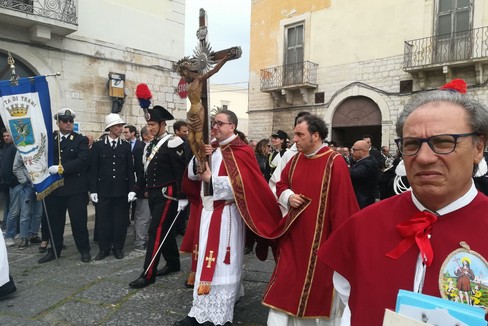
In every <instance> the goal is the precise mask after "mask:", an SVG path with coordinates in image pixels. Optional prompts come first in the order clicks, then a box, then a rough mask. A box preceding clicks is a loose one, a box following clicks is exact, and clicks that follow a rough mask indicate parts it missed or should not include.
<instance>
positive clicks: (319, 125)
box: [297, 114, 329, 140]
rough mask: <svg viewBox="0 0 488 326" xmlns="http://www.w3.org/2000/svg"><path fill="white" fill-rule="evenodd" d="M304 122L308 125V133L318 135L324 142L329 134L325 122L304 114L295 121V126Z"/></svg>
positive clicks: (314, 116)
mask: <svg viewBox="0 0 488 326" xmlns="http://www.w3.org/2000/svg"><path fill="white" fill-rule="evenodd" d="M302 122H306V123H307V125H308V132H309V133H310V134H312V135H313V134H314V133H316V132H318V133H319V137H320V139H322V140H324V139H326V138H327V135H328V134H329V129H328V128H327V125H326V124H325V121H324V120H322V119H321V118H319V117H317V116H316V115H313V114H306V115H303V116H301V117H300V118H298V119H297V125H298V124H300V123H302Z"/></svg>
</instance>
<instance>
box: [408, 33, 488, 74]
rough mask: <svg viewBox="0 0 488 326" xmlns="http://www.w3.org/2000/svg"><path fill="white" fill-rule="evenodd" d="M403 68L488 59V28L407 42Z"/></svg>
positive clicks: (409, 68) (411, 68) (410, 68)
mask: <svg viewBox="0 0 488 326" xmlns="http://www.w3.org/2000/svg"><path fill="white" fill-rule="evenodd" d="M404 49H405V50H404V56H403V68H404V69H405V70H413V69H416V68H421V67H424V66H428V65H436V64H444V63H455V62H459V61H466V60H473V59H474V60H476V59H486V58H487V57H488V26H485V27H480V28H475V29H471V30H467V31H462V32H457V33H453V34H444V35H436V36H431V37H425V38H421V39H417V40H411V41H405V47H404Z"/></svg>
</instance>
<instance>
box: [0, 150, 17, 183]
mask: <svg viewBox="0 0 488 326" xmlns="http://www.w3.org/2000/svg"><path fill="white" fill-rule="evenodd" d="M16 153H17V148H15V146H14V145H13V144H5V147H4V148H3V155H2V162H1V170H0V171H1V172H0V173H1V177H2V183H4V184H7V185H8V186H9V187H10V188H13V187H15V186H16V185H18V184H19V181H18V180H17V178H16V177H15V175H14V172H13V171H12V167H13V165H14V159H15V154H16Z"/></svg>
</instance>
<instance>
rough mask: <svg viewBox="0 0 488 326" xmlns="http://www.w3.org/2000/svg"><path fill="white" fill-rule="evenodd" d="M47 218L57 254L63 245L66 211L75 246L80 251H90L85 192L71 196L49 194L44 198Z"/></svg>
mask: <svg viewBox="0 0 488 326" xmlns="http://www.w3.org/2000/svg"><path fill="white" fill-rule="evenodd" d="M45 202H46V209H47V215H48V216H47V218H49V222H50V224H51V230H52V233H53V240H54V246H55V247H56V251H57V253H58V254H60V253H61V250H62V247H63V235H64V227H65V225H66V211H68V213H69V219H70V221H71V231H72V232H73V238H74V240H75V244H76V248H77V249H78V251H79V252H80V253H83V252H89V251H90V242H89V239H88V228H87V225H86V223H87V210H86V193H81V194H75V195H71V196H55V195H49V196H47V197H46V199H45Z"/></svg>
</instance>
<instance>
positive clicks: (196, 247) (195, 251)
mask: <svg viewBox="0 0 488 326" xmlns="http://www.w3.org/2000/svg"><path fill="white" fill-rule="evenodd" d="M193 256H194V258H193V259H194V260H198V245H197V244H196V245H195V249H193Z"/></svg>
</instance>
